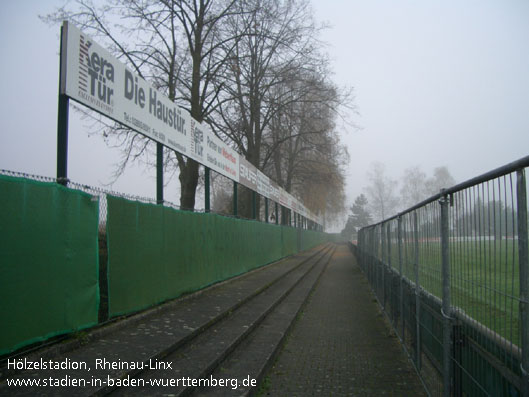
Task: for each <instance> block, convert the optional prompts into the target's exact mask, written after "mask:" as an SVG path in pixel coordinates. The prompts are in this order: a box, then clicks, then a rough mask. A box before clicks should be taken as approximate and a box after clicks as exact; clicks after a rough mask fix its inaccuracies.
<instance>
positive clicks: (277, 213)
mask: <svg viewBox="0 0 529 397" xmlns="http://www.w3.org/2000/svg"><path fill="white" fill-rule="evenodd" d="M275 206H276V225H278V224H279V205H278V204H277V203H275Z"/></svg>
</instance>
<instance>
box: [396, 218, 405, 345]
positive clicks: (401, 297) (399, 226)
mask: <svg viewBox="0 0 529 397" xmlns="http://www.w3.org/2000/svg"><path fill="white" fill-rule="evenodd" d="M397 222H398V223H397V239H398V245H399V311H400V323H401V326H402V340H404V290H403V287H404V286H403V275H402V262H403V260H402V217H400V216H399V218H398V220H397Z"/></svg>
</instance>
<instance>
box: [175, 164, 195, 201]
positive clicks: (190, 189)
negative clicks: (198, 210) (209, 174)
mask: <svg viewBox="0 0 529 397" xmlns="http://www.w3.org/2000/svg"><path fill="white" fill-rule="evenodd" d="M198 167H199V164H198V163H197V162H196V161H195V160H192V159H187V161H186V164H185V166H183V167H182V166H180V175H179V176H178V179H179V180H180V209H182V210H188V211H192V210H194V208H195V192H196V190H197V185H198Z"/></svg>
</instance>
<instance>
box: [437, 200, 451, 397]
mask: <svg viewBox="0 0 529 397" xmlns="http://www.w3.org/2000/svg"><path fill="white" fill-rule="evenodd" d="M439 202H440V204H441V264H442V269H441V271H442V278H443V303H442V308H441V314H442V315H443V396H444V397H450V395H451V392H452V376H451V375H452V317H451V314H452V310H451V301H450V246H449V229H448V205H449V198H448V197H447V196H444V197H443V198H441V200H440V201H439Z"/></svg>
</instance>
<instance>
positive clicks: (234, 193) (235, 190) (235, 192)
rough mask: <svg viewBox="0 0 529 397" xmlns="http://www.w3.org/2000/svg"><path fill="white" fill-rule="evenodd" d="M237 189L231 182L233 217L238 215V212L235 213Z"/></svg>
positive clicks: (235, 183)
mask: <svg viewBox="0 0 529 397" xmlns="http://www.w3.org/2000/svg"><path fill="white" fill-rule="evenodd" d="M238 190H239V189H238V188H237V182H235V181H233V216H235V217H236V216H237V215H238V213H237V212H238V211H237V192H238Z"/></svg>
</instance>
